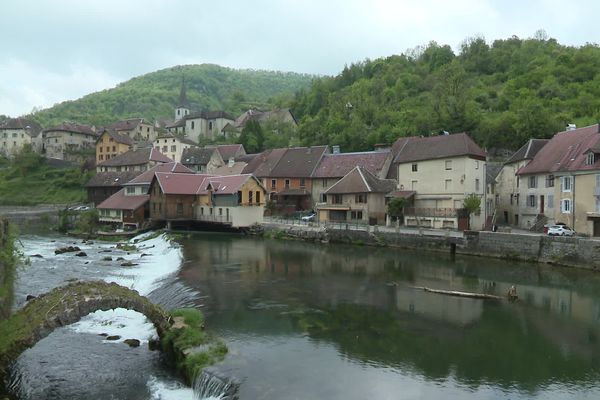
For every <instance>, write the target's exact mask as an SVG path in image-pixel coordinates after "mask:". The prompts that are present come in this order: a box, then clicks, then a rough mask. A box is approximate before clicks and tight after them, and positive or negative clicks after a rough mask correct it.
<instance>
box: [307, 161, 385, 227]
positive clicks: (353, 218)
mask: <svg viewBox="0 0 600 400" xmlns="http://www.w3.org/2000/svg"><path fill="white" fill-rule="evenodd" d="M395 188H396V181H394V180H392V179H379V178H377V177H376V176H375V175H373V174H372V173H371V172H369V171H368V170H367V169H365V168H362V167H355V168H354V169H353V170H352V171H350V172H348V173H347V174H346V176H344V177H343V178H342V179H340V180H339V181H338V182H337V183H335V184H333V185H332V186H331V187H330V188H329V189H327V190H326V191H325V192H324V195H325V196H326V197H327V202H326V203H318V204H317V210H318V212H319V221H344V222H345V221H350V222H358V223H367V222H368V223H369V224H372V225H374V224H383V223H385V221H386V198H385V195H386V194H388V193H390V192H392V191H394V189H395Z"/></svg>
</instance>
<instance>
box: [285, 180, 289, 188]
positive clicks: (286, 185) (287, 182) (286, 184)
mask: <svg viewBox="0 0 600 400" xmlns="http://www.w3.org/2000/svg"><path fill="white" fill-rule="evenodd" d="M285 188H286V189H289V188H290V180H289V179H286V180H285Z"/></svg>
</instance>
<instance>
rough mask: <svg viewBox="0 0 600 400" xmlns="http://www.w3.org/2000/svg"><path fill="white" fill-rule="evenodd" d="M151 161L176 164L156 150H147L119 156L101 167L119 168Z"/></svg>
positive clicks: (130, 151)
mask: <svg viewBox="0 0 600 400" xmlns="http://www.w3.org/2000/svg"><path fill="white" fill-rule="evenodd" d="M149 161H155V162H159V163H172V162H174V161H173V160H171V159H170V158H169V157H167V156H165V155H164V154H162V153H161V152H160V151H158V150H156V149H154V148H145V149H138V150H129V151H128V152H126V153H123V154H119V155H118V156H116V157H113V158H111V159H108V160H106V161H104V162H102V163H100V164H98V166H99V167H118V166H125V165H143V164H146V163H147V162H149Z"/></svg>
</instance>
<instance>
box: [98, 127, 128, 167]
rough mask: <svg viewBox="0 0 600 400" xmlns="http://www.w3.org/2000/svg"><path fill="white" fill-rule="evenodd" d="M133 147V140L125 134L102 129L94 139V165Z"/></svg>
mask: <svg viewBox="0 0 600 400" xmlns="http://www.w3.org/2000/svg"><path fill="white" fill-rule="evenodd" d="M132 148H133V140H131V138H130V137H129V136H127V135H121V134H120V133H116V132H115V131H112V130H109V129H104V130H103V131H102V133H101V134H100V136H99V137H98V139H97V140H96V165H98V164H101V163H103V162H105V161H106V160H110V159H111V158H114V157H116V156H118V155H120V154H123V153H126V152H128V151H129V150H131V149H132Z"/></svg>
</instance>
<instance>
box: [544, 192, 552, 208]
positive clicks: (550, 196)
mask: <svg viewBox="0 0 600 400" xmlns="http://www.w3.org/2000/svg"><path fill="white" fill-rule="evenodd" d="M546 207H547V208H554V195H552V194H549V195H548V197H547V200H546Z"/></svg>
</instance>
